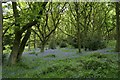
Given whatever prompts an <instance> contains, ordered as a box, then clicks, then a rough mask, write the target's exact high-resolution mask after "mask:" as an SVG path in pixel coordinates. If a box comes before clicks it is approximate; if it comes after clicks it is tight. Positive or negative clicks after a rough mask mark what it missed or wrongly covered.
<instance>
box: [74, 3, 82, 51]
mask: <svg viewBox="0 0 120 80" xmlns="http://www.w3.org/2000/svg"><path fill="white" fill-rule="evenodd" d="M75 11H76V22H77V29H78V31H77V33H78V34H77V38H78V50H79V53H81V40H80V37H81V36H80V34H81V33H80V23H79V22H80V19H79V18H80V13H79V3H77V2H76V3H75Z"/></svg>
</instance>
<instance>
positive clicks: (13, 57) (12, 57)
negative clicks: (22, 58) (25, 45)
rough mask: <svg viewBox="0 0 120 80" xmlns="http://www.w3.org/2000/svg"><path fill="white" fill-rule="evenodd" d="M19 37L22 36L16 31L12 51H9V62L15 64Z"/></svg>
mask: <svg viewBox="0 0 120 80" xmlns="http://www.w3.org/2000/svg"><path fill="white" fill-rule="evenodd" d="M21 38H22V35H21V33H19V32H16V34H15V40H14V43H13V48H12V52H11V54H10V57H9V64H15V63H16V61H17V55H18V50H19V45H20V40H21Z"/></svg>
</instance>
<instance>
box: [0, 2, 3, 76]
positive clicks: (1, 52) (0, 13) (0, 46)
mask: <svg viewBox="0 0 120 80" xmlns="http://www.w3.org/2000/svg"><path fill="white" fill-rule="evenodd" d="M2 14H3V13H2V2H1V1H0V56H2V54H3V51H2V50H3V49H2V28H3V26H2V24H3V18H2ZM0 65H2V58H0ZM0 70H1V69H0ZM0 77H1V76H0Z"/></svg>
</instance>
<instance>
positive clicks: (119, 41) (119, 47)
mask: <svg viewBox="0 0 120 80" xmlns="http://www.w3.org/2000/svg"><path fill="white" fill-rule="evenodd" d="M119 7H120V3H119V2H116V33H117V37H116V52H120V20H119V19H120V8H119Z"/></svg>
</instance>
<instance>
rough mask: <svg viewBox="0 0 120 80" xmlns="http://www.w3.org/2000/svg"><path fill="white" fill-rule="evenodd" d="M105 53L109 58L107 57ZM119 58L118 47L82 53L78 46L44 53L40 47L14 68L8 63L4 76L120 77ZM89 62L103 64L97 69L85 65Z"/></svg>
mask: <svg viewBox="0 0 120 80" xmlns="http://www.w3.org/2000/svg"><path fill="white" fill-rule="evenodd" d="M97 53H98V54H97ZM91 54H93V55H94V54H97V56H101V55H102V56H103V58H102V57H101V58H96V57H90V55H91ZM104 55H106V56H108V57H105V58H104ZM107 59H108V60H109V59H110V60H111V61H112V62H104V61H106V60H107ZM78 61H82V62H84V61H85V62H84V63H82V62H78ZM90 61H91V62H93V63H91V62H90ZM118 61H119V60H118V53H116V52H114V48H105V49H100V50H96V51H84V50H82V53H78V52H77V49H71V48H57V49H48V50H45V52H43V53H40V50H39V49H36V50H32V51H27V52H26V51H25V52H24V53H23V56H22V61H21V62H20V63H19V64H17V65H15V66H13V67H9V66H6V65H4V66H3V73H2V75H3V77H4V78H67V77H68V78H70V77H71V78H77V77H105V78H106V77H110V78H117V77H118V76H117V74H118V73H117V71H118V63H117V62H118ZM94 62H95V64H94ZM89 63H91V64H93V66H97V63H98V65H99V64H100V65H99V66H97V68H96V70H93V69H86V68H84V66H85V65H87V66H88V65H91V64H89ZM101 63H102V64H101ZM83 64H84V65H83ZM109 64H111V65H109ZM78 65H79V66H78ZM102 65H104V66H102ZM105 65H106V66H105ZM102 67H103V68H102ZM104 67H108V68H104ZM99 68H101V70H99ZM109 69H110V70H109ZM100 71H101V72H100ZM109 71H110V72H109Z"/></svg>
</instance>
